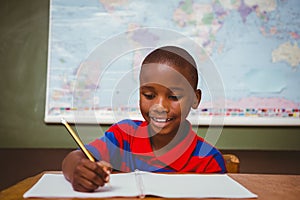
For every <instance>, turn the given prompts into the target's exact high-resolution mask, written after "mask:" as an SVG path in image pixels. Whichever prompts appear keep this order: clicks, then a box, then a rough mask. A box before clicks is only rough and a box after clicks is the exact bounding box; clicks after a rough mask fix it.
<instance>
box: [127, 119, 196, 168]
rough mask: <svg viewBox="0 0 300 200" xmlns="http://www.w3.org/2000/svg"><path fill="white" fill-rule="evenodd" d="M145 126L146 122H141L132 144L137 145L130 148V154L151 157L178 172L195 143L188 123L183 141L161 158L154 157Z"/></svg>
mask: <svg viewBox="0 0 300 200" xmlns="http://www.w3.org/2000/svg"><path fill="white" fill-rule="evenodd" d="M147 125H148V123H147V122H143V123H142V124H141V126H140V127H139V128H138V130H137V132H136V134H135V138H134V143H135V144H138V145H133V146H132V152H133V153H135V154H139V155H141V156H149V157H152V158H153V159H154V160H159V161H160V162H163V163H164V164H165V165H166V166H169V167H171V168H173V169H174V170H175V171H180V170H181V169H182V168H183V167H184V165H186V163H187V162H188V160H189V159H190V157H191V154H192V152H193V150H194V148H195V146H196V143H197V138H196V133H195V132H194V131H193V130H192V126H191V124H190V123H189V129H188V133H187V134H186V136H185V137H184V138H183V140H182V141H180V142H179V144H177V145H176V147H175V148H173V149H171V150H170V151H168V152H167V153H165V154H164V155H161V156H156V155H155V154H154V152H153V149H152V146H151V143H150V139H149V132H148V128H147ZM150 159H151V158H150Z"/></svg>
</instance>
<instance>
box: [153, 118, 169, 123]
mask: <svg viewBox="0 0 300 200" xmlns="http://www.w3.org/2000/svg"><path fill="white" fill-rule="evenodd" d="M152 119H153V120H154V121H156V122H167V121H170V120H171V119H170V118H168V119H159V118H155V117H152Z"/></svg>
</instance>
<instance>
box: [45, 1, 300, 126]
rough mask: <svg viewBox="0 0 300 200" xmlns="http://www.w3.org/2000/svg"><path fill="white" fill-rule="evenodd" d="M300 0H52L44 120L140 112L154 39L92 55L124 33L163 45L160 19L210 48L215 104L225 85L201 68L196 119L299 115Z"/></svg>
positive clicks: (257, 120)
mask: <svg viewBox="0 0 300 200" xmlns="http://www.w3.org/2000/svg"><path fill="white" fill-rule="evenodd" d="M299 8H300V1H297V0H265V1H259V0H212V1H208V0H180V1H177V0H176V1H158V0H153V1H146V0H140V1H133V0H52V1H50V21H49V56H48V74H47V75H48V76H47V78H48V82H47V98H46V109H45V121H46V122H59V121H60V119H61V118H62V117H65V118H68V119H70V120H74V116H80V117H77V120H76V122H83V123H84V122H93V119H94V118H95V116H96V118H97V122H99V121H100V122H101V123H114V122H115V121H116V120H117V118H116V115H118V117H120V118H121V117H130V118H140V116H139V109H138V68H139V65H140V62H141V60H142V58H143V56H145V55H146V54H147V53H148V52H149V49H147V48H145V49H139V50H134V51H128V52H127V53H126V54H122V55H119V56H118V57H117V58H116V57H112V59H111V60H109V59H108V58H110V57H109V56H106V58H105V56H103V55H98V56H97V55H96V56H94V55H95V52H97V49H99V48H101V49H102V52H104V54H105V52H106V51H107V52H110V49H112V50H111V51H115V52H118V49H122V45H123V46H124V45H125V43H123V42H119V43H116V39H115V38H118V37H121V36H122V35H123V34H125V33H126V34H127V37H128V38H129V40H130V41H129V42H130V45H132V44H133V46H134V45H135V46H136V47H139V46H143V47H145V46H155V45H159V41H160V40H161V38H160V37H162V36H161V35H155V34H151V33H149V32H147V29H145V28H147V27H155V28H158V30H162V29H163V30H166V32H169V31H174V32H176V33H178V34H181V35H183V36H185V37H187V38H190V39H191V40H192V41H194V42H195V43H196V44H199V46H201V47H202V48H203V51H205V55H206V56H204V55H202V54H201V53H199V54H198V55H197V56H198V57H199V59H200V60H201V59H203V60H205V59H210V60H211V62H212V63H213V64H214V67H215V68H216V70H217V71H218V74H219V75H220V80H221V84H222V86H223V89H224V95H225V101H224V102H223V103H224V106H221V107H218V106H215V105H216V104H214V105H213V103H212V94H211V93H214V92H216V93H218V91H211V90H210V89H209V88H208V87H207V85H206V83H205V80H204V79H205V77H202V79H201V80H202V81H200V82H199V85H198V86H199V88H201V89H202V92H203V97H202V102H201V104H200V107H199V109H197V110H194V111H192V113H191V114H190V117H191V121H192V122H193V124H199V123H200V124H201V123H203V124H209V123H210V122H211V118H212V117H214V116H222V117H224V119H225V122H224V123H225V124H229V125H230V124H234V125H235V124H240V123H242V124H245V125H253V124H254V125H257V124H258V125H259V124H263V125H274V124H275V125H278V124H282V125H300V114H299V113H300V111H299V110H300V90H299V87H300V70H299V67H300V44H299V41H300V9H299ZM151 30H153V29H151ZM131 31H132V32H131ZM150 32H151V31H150ZM145 35H146V36H147V40H145V39H144V38H145ZM109 42H110V44H108V43H109ZM103 49H104V51H103ZM95 57H100V58H103V57H104V58H105V59H108V60H107V61H106V62H107V63H109V66H106V68H105V70H102V69H101V70H102V71H101V70H99V68H101V67H99V66H100V65H101V62H102V63H103V62H104V61H103V60H101V59H99V60H97V61H96V59H95ZM105 59H104V60H105ZM103 69H104V68H103ZM124 74H127V75H124ZM129 74H130V75H129ZM128 77H130V78H128ZM123 79H124V80H123ZM125 80H126V81H128V82H126V84H121V83H122V82H123V81H125ZM129 82H130V83H129ZM127 83H128V84H129V85H131V84H132V87H128V86H126V87H124V85H127ZM125 93H126V94H125ZM129 93H130V95H128V94H129ZM122 95H123V96H122ZM124 95H125V96H124ZM120 99H123V100H122V101H121V100H120ZM124 99H125V100H124ZM217 101H218V100H217ZM116 113H117V114H116ZM119 115H120V116H119ZM199 116H200V119H199V120H198V118H199ZM193 117H197V120H193ZM227 119H229V120H227ZM278 122H279V123H278Z"/></svg>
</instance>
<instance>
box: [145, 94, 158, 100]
mask: <svg viewBox="0 0 300 200" xmlns="http://www.w3.org/2000/svg"><path fill="white" fill-rule="evenodd" d="M143 95H144V97H146V99H153V98H154V97H155V95H154V94H147V93H143Z"/></svg>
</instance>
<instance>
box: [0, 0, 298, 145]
mask: <svg viewBox="0 0 300 200" xmlns="http://www.w3.org/2000/svg"><path fill="white" fill-rule="evenodd" d="M48 22H49V0H23V1H19V0H2V1H1V2H0V28H1V32H0V42H1V45H0V66H1V73H0V77H1V78H0V92H1V93H0V94H1V100H0V117H1V120H0V148H73V147H74V142H73V140H72V139H71V138H70V137H69V135H68V133H67V132H66V130H65V128H64V127H63V126H62V125H60V124H45V123H44V121H43V118H44V107H45V94H46V92H45V90H46V72H47V45H48ZM75 128H79V129H80V132H85V134H82V135H81V137H83V139H84V140H85V141H89V140H92V139H93V138H95V137H98V136H99V132H101V131H102V130H105V129H106V128H107V126H101V127H99V126H86V125H84V126H79V127H78V126H77V127H75ZM207 128H208V127H200V128H198V130H199V134H200V135H202V136H205V134H206V131H207ZM216 145H217V147H219V148H221V149H256V150H300V127H244V126H239V127H224V129H223V131H222V134H221V136H220V138H219V140H218V142H217V144H216Z"/></svg>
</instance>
